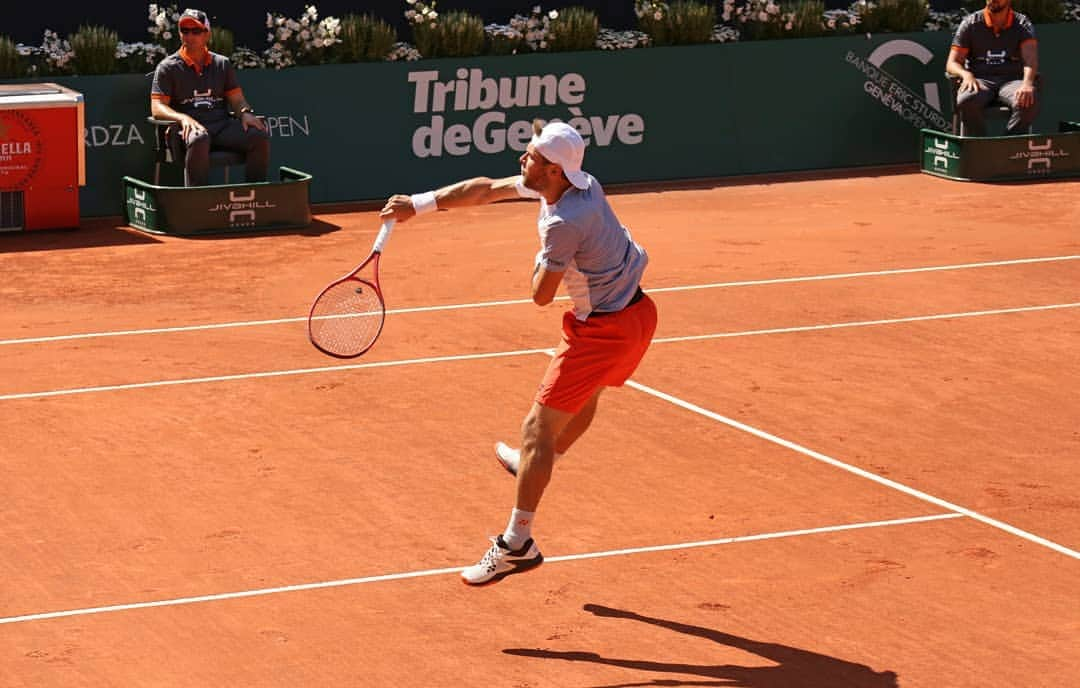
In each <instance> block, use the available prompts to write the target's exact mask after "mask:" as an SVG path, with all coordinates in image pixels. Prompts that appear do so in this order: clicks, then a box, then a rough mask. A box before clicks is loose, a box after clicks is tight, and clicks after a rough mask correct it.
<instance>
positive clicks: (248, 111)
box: [237, 107, 255, 115]
mask: <svg viewBox="0 0 1080 688" xmlns="http://www.w3.org/2000/svg"><path fill="white" fill-rule="evenodd" d="M244 113H249V114H252V115H254V114H255V111H254V110H252V109H251V108H249V107H242V108H240V112H238V113H237V114H240V115H242V114H244Z"/></svg>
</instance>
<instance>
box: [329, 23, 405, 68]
mask: <svg viewBox="0 0 1080 688" xmlns="http://www.w3.org/2000/svg"><path fill="white" fill-rule="evenodd" d="M338 38H339V39H340V40H341V43H339V44H338V54H339V56H340V59H341V61H342V62H374V61H376V60H382V59H385V58H386V56H387V55H388V54H390V51H391V50H392V49H393V47H394V43H395V42H397V32H396V31H395V30H394V27H392V26H390V25H389V24H387V23H386V22H384V21H383V20H381V19H378V18H377V17H374V16H372V15H370V14H360V15H357V14H349V15H346V16H345V17H344V18H343V19H342V20H341V33H340V34H339V35H338Z"/></svg>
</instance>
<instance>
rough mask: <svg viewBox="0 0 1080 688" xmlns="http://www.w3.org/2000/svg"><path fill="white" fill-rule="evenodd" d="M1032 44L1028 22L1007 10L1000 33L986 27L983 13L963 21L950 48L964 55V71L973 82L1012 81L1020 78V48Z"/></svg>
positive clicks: (984, 11) (1033, 37)
mask: <svg viewBox="0 0 1080 688" xmlns="http://www.w3.org/2000/svg"><path fill="white" fill-rule="evenodd" d="M1034 40H1035V27H1034V26H1032V24H1031V20H1030V19H1028V18H1027V17H1026V16H1024V15H1022V14H1020V13H1019V12H1014V11H1012V10H1009V17H1008V19H1006V21H1005V28H1004V29H1002V30H1001V33H997V34H995V33H994V29H993V28H992V27H991V26H990V25H989V24H988V23H987V14H986V10H980V11H978V12H975V13H974V14H969V15H968V16H967V17H964V21H962V22H961V23H960V26H959V27H958V28H957V29H956V35H955V36H954V37H953V42H952V44H953V47H955V48H960V49H962V50H964V51H966V53H967V54H966V57H967V68H968V69H969V70H971V73H972V74H974V75H975V78H976V79H992V80H995V81H996V80H1007V81H1015V80H1017V79H1023V78H1024V63H1023V62H1022V61H1021V59H1020V46H1021V45H1023V44H1024V43H1027V42H1028V41H1034Z"/></svg>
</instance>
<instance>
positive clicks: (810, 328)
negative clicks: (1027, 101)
mask: <svg viewBox="0 0 1080 688" xmlns="http://www.w3.org/2000/svg"><path fill="white" fill-rule="evenodd" d="M1077 307H1080V302H1077V303H1057V304H1050V305H1046V306H1022V307H1019V308H1001V309H998V310H988V311H970V312H966V313H938V314H934V315H917V316H911V317H907V318H893V319H891V320H863V321H856V322H846V323H832V324H826V325H806V326H803V327H785V328H780V329H773V330H747V331H744V332H721V333H717V334H699V335H690V336H685V337H664V338H659V339H655V340H653V343H654V344H670V343H672V342H689V341H699V340H707V339H721V338H726V337H750V336H756V335H762V334H781V333H785V334H786V333H792V332H816V331H820V330H830V329H840V328H845V327H872V326H877V325H895V324H901V323H913V322H923V321H930V320H947V319H954V318H973V317H979V316H987V315H1006V314H1010V313H1028V312H1033V311H1048V310H1056V309H1062V308H1077ZM549 351H551V349H550V348H543V349H520V350H517V351H495V352H488V353H479V354H461V355H455V356H432V357H429V358H409V359H402V360H396V361H378V362H375V363H351V364H346V365H333V366H324V367H320V368H297V369H294V370H271V371H265V372H261V373H237V374H235V375H214V376H210V377H194V378H179V379H176V380H156V381H152V382H135V383H128V384H122V385H104V386H100V387H77V388H73V389H56V390H49V391H43V392H19V393H15V394H0V401H15V400H17V399H40V398H43V397H59V396H67V395H71V394H91V393H95V392H117V391H121V390H127V389H147V388H150V387H166V386H169V385H195V384H205V383H212V382H230V381H235V380H252V379H257V378H267V377H286V376H290V375H310V374H312V373H330V372H336V371H342V370H360V369H363V368H388V367H391V366H401V365H414V364H416V365H420V364H425V363H446V362H451V361H474V360H480V359H485V358H505V357H509V356H525V355H528V354H539V353H547V352H549Z"/></svg>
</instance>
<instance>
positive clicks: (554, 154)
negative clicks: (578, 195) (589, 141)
mask: <svg viewBox="0 0 1080 688" xmlns="http://www.w3.org/2000/svg"><path fill="white" fill-rule="evenodd" d="M532 145H533V148H535V149H536V152H537V153H539V154H540V155H542V156H544V157H545V158H547V159H548V160H550V161H551V162H553V163H555V164H556V165H558V166H559V167H561V168H562V171H563V174H565V175H566V178H567V179H569V180H570V183H571V184H573V185H574V186H576V187H577V188H579V189H587V188H589V175H587V174H585V173H584V172H582V171H581V161H582V160H583V159H584V158H585V141H584V140H582V138H581V134H579V133H577V129H574V128H573V127H572V126H570V125H569V124H566V123H565V122H548V123H547V124H546V125H544V128H543V129H541V130H540V133H539V134H536V135H535V136H533V137H532Z"/></svg>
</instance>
